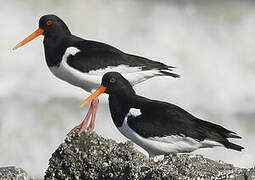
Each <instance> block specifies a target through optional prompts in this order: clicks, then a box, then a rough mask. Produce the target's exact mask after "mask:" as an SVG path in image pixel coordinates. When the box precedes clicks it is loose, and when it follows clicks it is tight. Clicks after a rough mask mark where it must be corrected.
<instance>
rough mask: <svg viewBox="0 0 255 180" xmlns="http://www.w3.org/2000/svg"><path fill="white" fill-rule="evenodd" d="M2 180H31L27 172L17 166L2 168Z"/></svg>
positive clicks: (0, 173)
mask: <svg viewBox="0 0 255 180" xmlns="http://www.w3.org/2000/svg"><path fill="white" fill-rule="evenodd" d="M0 179H2V180H4V179H6V180H7V179H18V180H31V179H32V178H30V177H29V176H28V174H27V172H26V171H24V170H23V169H21V168H17V167H15V166H9V167H1V168H0Z"/></svg>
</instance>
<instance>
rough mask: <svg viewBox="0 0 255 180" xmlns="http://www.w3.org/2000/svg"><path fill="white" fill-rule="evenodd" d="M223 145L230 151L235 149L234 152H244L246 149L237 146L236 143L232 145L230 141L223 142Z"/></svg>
mask: <svg viewBox="0 0 255 180" xmlns="http://www.w3.org/2000/svg"><path fill="white" fill-rule="evenodd" d="M222 144H223V145H224V146H225V147H226V148H228V149H233V150H236V151H242V150H243V149H244V147H242V146H239V145H237V144H234V143H231V142H229V141H225V142H222Z"/></svg>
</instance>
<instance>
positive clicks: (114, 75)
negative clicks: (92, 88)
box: [101, 72, 135, 95]
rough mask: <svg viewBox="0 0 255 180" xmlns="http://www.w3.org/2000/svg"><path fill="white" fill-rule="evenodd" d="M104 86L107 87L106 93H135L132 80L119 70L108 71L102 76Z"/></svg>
mask: <svg viewBox="0 0 255 180" xmlns="http://www.w3.org/2000/svg"><path fill="white" fill-rule="evenodd" d="M101 85H102V86H104V87H106V91H105V93H107V94H110V95H111V94H116V95H132V94H135V91H134V89H133V87H132V86H131V84H130V82H129V81H128V80H126V79H125V78H124V77H123V76H122V75H121V74H120V73H118V72H108V73H106V74H104V76H103V78H102V83H101Z"/></svg>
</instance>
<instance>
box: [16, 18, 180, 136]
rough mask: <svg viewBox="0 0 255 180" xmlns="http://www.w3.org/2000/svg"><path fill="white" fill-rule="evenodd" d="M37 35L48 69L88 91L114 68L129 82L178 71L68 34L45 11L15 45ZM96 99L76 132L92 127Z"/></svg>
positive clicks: (59, 21)
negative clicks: (34, 28) (39, 37)
mask: <svg viewBox="0 0 255 180" xmlns="http://www.w3.org/2000/svg"><path fill="white" fill-rule="evenodd" d="M39 35H44V40H43V44H44V51H45V58H46V62H47V65H48V67H49V69H50V71H51V72H52V73H53V74H54V75H55V76H57V77H58V78H60V79H62V80H64V81H67V82H69V83H70V84H72V85H75V86H78V87H80V88H82V89H84V90H85V91H87V92H92V91H93V90H95V89H97V88H98V87H99V86H100V81H101V78H102V76H103V74H104V73H106V72H108V71H117V72H120V73H122V74H123V75H124V76H125V78H127V79H128V80H129V81H130V82H131V83H132V85H135V84H137V83H140V82H142V81H145V80H147V79H149V78H152V77H154V76H172V77H179V75H177V74H175V73H172V72H171V71H172V68H174V67H172V66H167V65H165V64H163V63H160V62H156V61H152V60H150V59H147V58H144V57H140V56H136V55H132V54H127V53H124V52H122V51H120V50H119V49H117V48H115V47H112V46H110V45H108V44H105V43H101V42H96V41H90V40H85V39H82V38H80V37H77V36H75V35H72V34H71V32H70V31H69V29H68V27H67V25H66V24H65V23H64V22H63V21H62V20H61V19H60V18H59V17H57V16H55V15H45V16H42V17H41V18H40V20H39V28H38V29H37V30H36V31H35V32H34V33H32V34H31V35H30V36H28V37H27V38H26V39H24V40H23V41H22V42H20V43H19V44H17V45H16V46H15V47H14V48H13V49H17V48H19V47H21V46H22V45H24V44H26V43H28V42H29V41H31V40H32V39H34V38H36V37H37V36H39ZM98 102H99V101H98V99H97V98H96V99H94V100H93V101H92V103H91V106H90V109H89V111H88V114H87V115H86V117H85V119H84V120H83V122H82V123H81V124H80V125H78V126H76V127H75V128H73V129H72V130H71V132H72V131H74V130H75V129H79V132H81V131H83V129H84V128H85V127H86V126H87V124H88V121H89V119H90V116H91V121H90V125H89V129H90V130H93V129H94V123H95V122H94V121H95V115H96V110H97V106H98Z"/></svg>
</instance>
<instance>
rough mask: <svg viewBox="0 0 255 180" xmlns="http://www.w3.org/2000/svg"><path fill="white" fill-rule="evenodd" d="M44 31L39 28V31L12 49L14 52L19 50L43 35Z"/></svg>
mask: <svg viewBox="0 0 255 180" xmlns="http://www.w3.org/2000/svg"><path fill="white" fill-rule="evenodd" d="M43 32H44V30H43V29H41V28H39V29H37V30H36V31H35V32H33V33H32V34H31V35H30V36H28V37H27V38H26V39H24V40H23V41H21V42H20V43H19V44H17V45H16V46H15V47H14V48H12V49H13V50H15V49H18V48H19V47H21V46H23V45H24V44H27V43H28V42H29V41H31V40H33V39H34V38H36V37H37V36H39V35H41V34H43Z"/></svg>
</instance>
